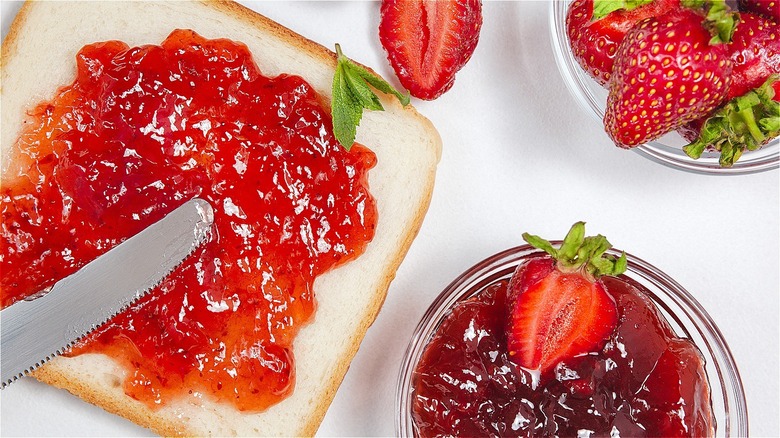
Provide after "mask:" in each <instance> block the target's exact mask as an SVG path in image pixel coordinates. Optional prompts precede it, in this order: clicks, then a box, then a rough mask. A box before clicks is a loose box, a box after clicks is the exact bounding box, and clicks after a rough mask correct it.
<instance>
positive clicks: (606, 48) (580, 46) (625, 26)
mask: <svg viewBox="0 0 780 438" xmlns="http://www.w3.org/2000/svg"><path fill="white" fill-rule="evenodd" d="M679 4H680V0H641V1H622V2H615V1H612V0H575V1H574V2H573V3H572V4H571V5H569V9H568V11H567V13H566V34H567V35H568V36H569V44H570V45H571V49H572V53H573V54H574V58H575V59H577V62H579V64H580V66H582V68H583V69H584V70H585V71H587V72H588V74H590V75H591V76H592V77H593V79H595V80H596V82H598V83H599V84H601V85H606V84H607V82H608V81H609V78H610V76H611V75H612V65H613V63H614V62H615V55H616V54H617V50H618V47H620V43H621V42H622V41H623V37H625V36H626V33H627V32H628V31H629V30H631V28H632V27H634V25H635V24H636V23H638V22H640V21H642V20H644V19H645V18H649V17H655V16H658V15H663V14H665V13H667V12H669V11H670V10H672V9H675V8H677V7H679ZM605 6H606V7H608V8H609V9H604V7H605ZM612 8H618V9H614V10H612ZM594 9H595V12H594Z"/></svg>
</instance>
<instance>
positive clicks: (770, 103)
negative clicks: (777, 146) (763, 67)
mask: <svg viewBox="0 0 780 438" xmlns="http://www.w3.org/2000/svg"><path fill="white" fill-rule="evenodd" d="M778 81H780V75H776V74H775V75H771V76H770V77H769V78H768V79H767V80H766V82H764V84H763V85H761V86H760V87H759V88H756V89H755V90H752V91H750V92H748V93H746V94H744V95H742V96H740V97H736V98H734V99H732V100H731V101H729V102H728V103H726V105H724V106H722V107H721V108H720V109H719V110H718V111H717V112H715V113H714V114H713V115H711V116H710V117H709V118H708V119H707V121H706V122H704V125H702V128H701V132H700V134H699V138H697V139H696V140H695V141H694V142H692V143H690V144H688V145H687V146H684V147H683V151H684V152H685V153H686V154H687V155H688V156H689V157H691V158H693V159H698V158H699V157H701V154H702V153H703V152H704V150H706V149H707V148H712V149H715V150H717V151H719V152H720V160H719V161H720V165H721V166H723V167H731V166H732V165H734V163H735V162H736V161H737V160H738V159H739V157H741V156H742V153H743V152H744V151H745V150H749V151H753V150H756V149H758V148H760V147H761V146H763V145H765V144H766V143H768V142H769V140H771V139H772V138H774V137H777V136H779V135H780V102H778V101H777V100H775V88H774V86H775V83H777V82H778Z"/></svg>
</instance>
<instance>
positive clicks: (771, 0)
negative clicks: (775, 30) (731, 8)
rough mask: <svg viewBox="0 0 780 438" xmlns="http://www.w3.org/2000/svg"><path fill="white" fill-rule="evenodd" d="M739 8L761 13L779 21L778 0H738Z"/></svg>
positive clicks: (779, 9)
mask: <svg viewBox="0 0 780 438" xmlns="http://www.w3.org/2000/svg"><path fill="white" fill-rule="evenodd" d="M739 10H740V11H747V12H753V13H755V14H761V15H763V16H765V17H769V18H772V19H774V20H775V21H780V1H778V0H739Z"/></svg>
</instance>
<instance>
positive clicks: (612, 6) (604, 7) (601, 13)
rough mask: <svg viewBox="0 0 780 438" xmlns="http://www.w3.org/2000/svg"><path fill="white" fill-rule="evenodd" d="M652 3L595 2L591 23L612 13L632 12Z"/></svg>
mask: <svg viewBox="0 0 780 438" xmlns="http://www.w3.org/2000/svg"><path fill="white" fill-rule="evenodd" d="M652 2H653V0H593V17H592V18H591V21H597V20H600V19H602V18H604V17H606V16H607V15H608V14H609V13H610V12H615V11H618V10H626V11H630V10H632V9H635V8H638V7H639V6H642V5H646V4H648V3H652Z"/></svg>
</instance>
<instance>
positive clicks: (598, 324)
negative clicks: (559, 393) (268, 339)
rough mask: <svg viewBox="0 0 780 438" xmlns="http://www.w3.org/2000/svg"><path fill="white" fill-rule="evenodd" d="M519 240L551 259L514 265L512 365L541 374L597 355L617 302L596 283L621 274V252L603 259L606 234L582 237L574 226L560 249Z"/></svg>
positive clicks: (510, 323)
mask: <svg viewBox="0 0 780 438" xmlns="http://www.w3.org/2000/svg"><path fill="white" fill-rule="evenodd" d="M523 239H525V240H526V242H528V243H529V244H531V245H532V246H534V247H536V248H539V249H541V250H543V251H545V252H547V253H548V254H549V256H545V257H539V258H534V259H532V260H530V261H528V262H527V263H525V264H523V265H520V266H518V268H517V269H516V270H515V272H514V274H513V275H512V278H511V280H510V281H509V290H508V300H509V303H510V314H509V318H508V319H507V321H508V327H507V350H508V352H509V356H510V358H511V359H512V361H513V362H515V363H516V364H517V365H519V366H521V367H523V368H526V369H528V370H537V371H539V372H540V374H541V375H542V376H544V375H546V374H548V373H549V371H550V370H552V369H553V368H554V367H555V365H556V364H557V363H558V362H560V361H561V360H564V359H570V358H572V357H575V356H578V355H582V354H587V353H590V352H593V351H599V350H600V349H601V348H602V347H603V346H604V344H605V343H606V341H607V338H608V337H609V335H610V334H611V333H612V331H613V330H614V329H615V326H616V325H617V321H618V312H617V308H616V306H615V301H614V299H613V298H612V296H611V295H609V294H608V293H607V292H606V290H605V287H604V284H603V283H602V282H601V280H599V278H600V277H601V276H603V275H619V274H622V273H623V272H625V270H626V266H627V262H626V257H625V254H623V255H621V256H620V257H619V258H617V259H615V258H614V257H611V256H605V255H604V252H605V251H606V250H607V249H609V248H610V244H609V242H608V241H607V239H606V238H605V237H604V236H601V235H599V236H595V237H585V224H584V223H583V222H577V223H576V224H574V225H573V226H572V228H571V230H570V231H569V233H568V234H567V235H566V238H565V239H564V240H563V243H562V244H561V246H560V248H554V247H553V246H552V244H551V243H550V242H548V241H546V240H544V239H542V238H540V237H537V236H532V235H529V234H528V233H525V234H523Z"/></svg>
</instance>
